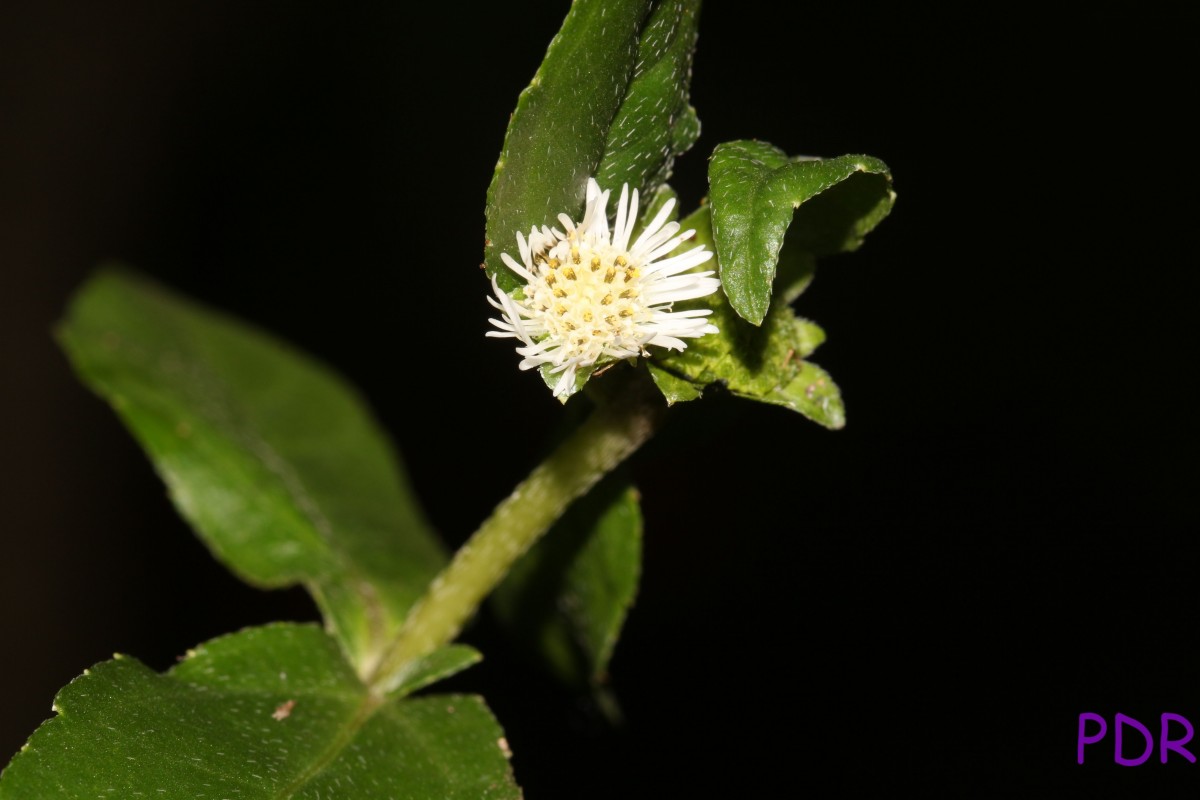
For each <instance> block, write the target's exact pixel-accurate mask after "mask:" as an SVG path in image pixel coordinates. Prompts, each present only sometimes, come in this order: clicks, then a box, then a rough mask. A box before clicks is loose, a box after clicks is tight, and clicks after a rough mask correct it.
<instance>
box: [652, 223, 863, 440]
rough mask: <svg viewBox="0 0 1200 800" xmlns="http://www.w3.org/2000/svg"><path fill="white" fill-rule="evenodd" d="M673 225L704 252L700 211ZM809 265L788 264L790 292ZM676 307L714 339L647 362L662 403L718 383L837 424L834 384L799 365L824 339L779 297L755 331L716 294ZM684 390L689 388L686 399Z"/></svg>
mask: <svg viewBox="0 0 1200 800" xmlns="http://www.w3.org/2000/svg"><path fill="white" fill-rule="evenodd" d="M681 224H682V225H683V228H684V230H689V229H694V230H695V231H696V235H695V237H693V239H692V243H693V246H699V245H706V246H708V247H710V248H711V247H712V227H711V224H710V221H709V211H708V209H707V208H701V209H700V210H699V211H696V212H695V213H694V214H692V215H691V216H690V217H688V218H687V219H685V220H683V222H682V223H681ZM717 258H718V260H719V259H720V256H719V255H718V257H717ZM810 262H811V259H801V260H800V261H798V262H797V263H796V265H795V272H794V280H793V282H792V283H791V284H790V286H791V290H792V291H795V287H796V286H798V285H802V284H804V283H806V281H807V279H808V278H810V277H811V263H810ZM806 265H807V266H806ZM702 267H709V268H711V265H709V264H704V265H702ZM806 271H807V272H806ZM806 274H807V276H808V277H805V276H806ZM679 307H680V308H708V309H711V310H712V312H713V313H712V316H711V317H710V319H711V320H712V322H713V324H715V325H716V326H717V329H718V330H719V331H720V332H719V333H715V334H709V335H707V336H702V337H700V338H698V339H695V340H694V341H692V342H690V343H689V344H688V347H687V349H686V350H683V351H681V352H680V351H667V352H662V353H659V354H657V355H656V356H655V358H654V360H653V361H651V362H650V365H649V366H650V375H651V377H652V378H654V382H655V384H656V385H657V386H658V387H659V389H660V390H661V391H662V393H663V395H664V396H665V397H666V398H667V402H668V403H675V402H680V401H685V400H691V399H694V398H695V397H698V396H699V394H700V389H702V388H703V387H704V386H707V385H709V384H712V383H723V384H725V386H726V387H727V388H728V389H729V390H730V391H731V392H733V393H734V394H736V395H739V396H741V397H746V398H748V399H751V400H758V401H760V402H764V403H771V404H773V405H780V406H784V407H785V408H790V409H792V410H793V411H798V412H799V413H801V414H803V415H804V416H806V417H808V418H809V419H811V420H813V421H814V422H817V423H819V424H821V425H824V426H825V427H827V428H835V429H836V428H841V427H842V426H843V425H845V423H846V416H845V409H844V407H843V405H842V400H841V395H840V393H839V392H838V388H837V385H836V384H835V383H834V382H833V379H832V378H830V377H829V375H828V374H827V373H826V372H825V371H824V370H822V369H821V368H820V367H818V366H817V365H815V364H813V363H812V362H809V361H806V360H805V359H807V358H808V356H809V355H811V354H812V352H813V351H814V350H816V348H817V347H818V346H819V345H820V344H821V343H822V342H823V341H825V333H824V331H822V330H821V328H820V327H818V326H817V325H816V324H815V323H813V322H809V321H808V320H805V319H801V318H799V317H797V316H796V315H795V314H794V313H793V312H792V309H791V307H790V306H789V305H788V303H787V302H786V299H785V298H783V297H779V298H776V301H775V302H774V303H772V304H771V306H770V310H769V311H768V313H767V314H766V315H765V317H764V319H763V321H762V324H761V325H760V326H757V327H756V326H754V325H751V324H750V323H748V322H746V321H745V320H744V319H742V318H741V317H740V316H738V314H737V313H736V312H735V311H734V309H733V307H732V305H731V304H730V302H729V301H728V300H727V299H726V298H725V296H724V295H723V294H722V293H720V292H718V293H715V294H712V295H709V296H708V297H705V298H701V299H699V300H694V301H691V302H690V303H681V304H679ZM687 385H690V386H691V387H692V388H691V392H690V393H689V391H688V390H687V389H686V388H685V387H686V386H687Z"/></svg>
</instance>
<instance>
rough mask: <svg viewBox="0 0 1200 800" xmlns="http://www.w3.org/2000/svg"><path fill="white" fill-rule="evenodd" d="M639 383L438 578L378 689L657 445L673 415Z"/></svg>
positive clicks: (374, 681) (377, 678) (527, 483)
mask: <svg viewBox="0 0 1200 800" xmlns="http://www.w3.org/2000/svg"><path fill="white" fill-rule="evenodd" d="M613 377H614V378H615V377H617V376H615V375H614V376H613ZM633 377H634V380H632V381H629V382H628V383H627V384H626V385H625V386H624V387H623V391H622V392H621V394H620V395H619V396H616V397H614V398H612V400H611V402H608V403H605V404H604V405H602V406H600V407H599V408H598V409H597V410H596V411H594V412H593V413H592V415H591V416H590V417H589V418H588V419H587V421H586V422H584V423H583V425H581V426H580V427H579V428H578V429H577V430H576V431H575V432H574V433H572V434H571V436H570V437H569V438H567V439H566V441H564V442H563V443H562V444H561V445H559V447H558V449H557V450H555V451H554V452H553V453H552V454H551V455H550V457H549V458H547V459H546V460H545V461H544V462H542V463H541V464H540V465H539V466H538V467H537V468H536V469H534V470H533V472H531V473H530V474H529V477H528V478H526V479H525V480H524V481H523V482H522V483H521V484H520V485H518V486H517V488H516V489H514V490H513V493H512V494H511V495H509V496H508V497H507V498H506V499H505V500H504V501H503V502H501V503H500V505H499V506H497V507H496V510H495V511H494V512H493V513H492V516H491V517H489V518H488V519H487V520H486V521H485V522H484V523H483V525H481V526H480V527H479V530H477V531H476V532H475V533H474V534H473V535H472V536H471V538H470V540H469V541H467V543H466V544H465V545H463V546H462V548H461V549H460V550H459V551H458V552H457V553H456V554H455V556H454V559H453V560H452V561H451V562H450V564H449V565H448V566H447V567H446V568H445V569H444V570H442V572H441V574H439V575H438V576H437V577H436V578H434V580H433V582H432V583H431V584H430V585H429V589H428V590H427V591H426V592H425V595H424V596H423V597H422V598H421V600H419V601H418V602H417V604H416V605H414V606H413V608H412V611H410V612H409V615H408V618H407V619H406V620H405V624H404V627H403V628H401V630H400V632H399V634H398V635H397V637H396V639H394V640H393V641H392V643H391V645H390V646H389V647H388V648H387V649H386V650H385V651H384V653H383V656H382V657H381V658H380V660H379V663H378V665H377V666H376V668H375V670H374V671H373V672H372V673H371V675H370V676H369V677H368V678H367V683H368V684H369V685H370V686H371V687H372V689H374V690H375V691H376V692H381V693H382V692H387V691H388V690H389V689H391V688H392V687H394V686H395V685H396V684H397V683H398V682H399V681H400V680H401V679H402V678H403V677H404V675H405V673H406V671H407V669H408V668H410V666H411V665H413V664H414V663H415V662H416V661H417V659H420V658H421V657H423V656H426V655H429V654H430V653H432V652H433V651H434V650H436V649H438V648H439V647H441V646H442V645H444V644H446V643H447V642H449V641H451V640H452V639H454V637H455V636H457V635H458V633H459V632H460V631H461V630H462V627H463V625H464V624H466V622H467V620H468V619H470V618H471V616H472V615H473V614H474V613H475V610H476V609H477V608H478V607H479V604H480V603H481V602H483V599H484V598H485V597H487V595H488V594H489V593H490V592H491V591H492V589H494V588H496V585H497V584H499V583H500V581H501V580H503V578H504V576H505V575H507V574H508V571H509V569H510V568H511V567H512V565H513V563H514V562H515V561H516V560H517V559H518V558H520V557H521V556H522V555H523V554H524V553H525V552H526V551H527V550H529V548H530V547H531V546H533V543H534V542H536V541H537V540H538V539H539V538H540V537H541V536H542V534H543V533H545V532H546V531H547V530H549V528H550V526H551V525H553V524H554V522H555V521H556V520H557V519H558V518H559V517H560V516H561V515H562V513H563V512H564V511H566V509H567V506H569V505H570V504H571V502H572V501H574V500H575V499H576V498H578V497H581V496H583V495H584V494H586V493H587V491H588V490H589V489H591V488H592V487H593V486H595V485H596V483H597V482H598V481H599V480H600V479H601V478H603V477H604V476H605V475H607V474H608V473H609V472H611V471H612V470H613V469H614V468H615V467H616V466H617V465H618V464H620V463H621V462H622V461H624V460H625V459H626V458H628V457H629V456H630V455H631V454H632V453H633V452H634V451H635V450H637V449H638V447H640V446H641V445H642V444H643V443H644V442H645V441H646V440H647V439H649V438H650V436H651V435H652V434H653V433H654V430H655V428H656V427H657V426H658V424H659V422H660V421H661V419H662V417H663V414H664V412H665V410H666V407H665V405H664V404H663V401H662V397H661V396H660V395H659V396H656V393H655V392H654V390H653V387H651V386H648V385H647V384H648V383H649V382H648V381H647V380H645V377H644V376H643V375H635V376H633Z"/></svg>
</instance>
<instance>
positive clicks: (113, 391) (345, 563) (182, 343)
mask: <svg viewBox="0 0 1200 800" xmlns="http://www.w3.org/2000/svg"><path fill="white" fill-rule="evenodd" d="M59 336H60V339H61V341H62V344H63V346H64V348H65V349H66V351H67V353H68V355H69V356H70V358H71V361H72V362H73V364H74V366H75V369H76V370H77V371H78V373H79V375H80V377H81V378H82V379H83V380H84V381H85V382H86V383H87V384H88V385H89V386H90V387H91V388H92V389H94V390H95V391H96V392H97V393H98V394H100V395H101V396H102V397H104V398H105V399H106V400H108V401H109V403H111V404H112V406H113V408H115V409H116V411H117V413H118V414H119V415H120V417H121V419H122V420H123V421H124V422H125V424H126V425H127V426H128V427H129V429H130V430H131V431H132V432H133V434H134V436H136V437H137V439H138V441H139V442H141V444H142V446H143V447H144V448H145V449H146V451H147V453H149V455H150V458H151V460H152V461H153V462H154V466H155V468H156V469H157V470H158V473H159V474H160V475H161V476H162V478H163V480H165V481H166V483H167V486H168V488H169V490H170V494H171V498H172V500H173V501H174V503H175V505H176V507H177V508H178V509H179V511H180V513H181V514H183V516H184V517H185V518H186V519H187V520H188V521H189V522H190V523H191V524H192V526H193V527H194V528H195V529H196V530H197V532H198V533H199V535H200V537H201V538H202V539H203V540H204V542H205V543H206V544H207V545H208V546H209V548H210V549H211V550H212V551H213V552H214V553H215V554H216V556H217V557H218V558H219V559H220V560H221V561H222V562H224V563H225V564H226V565H228V566H229V567H230V568H231V569H232V570H233V571H234V572H235V573H237V574H238V575H239V576H240V577H241V578H243V579H244V580H246V581H248V582H250V583H252V584H255V585H257V586H263V587H279V586H289V585H293V584H297V583H302V584H304V585H305V586H307V587H308V589H309V590H310V591H311V592H312V593H313V595H314V597H315V598H316V600H317V602H318V603H319V604H320V606H321V609H322V611H323V612H324V614H325V618H326V621H327V624H328V625H329V627H330V628H331V630H332V631H333V632H334V633H335V634H336V635H337V637H338V639H339V640H340V641H341V642H342V644H343V646H344V647H345V648H346V651H347V654H348V655H349V657H350V658H351V660H352V661H353V662H354V663H355V664H356V665H357V666H358V667H359V669H360V670H361V671H362V672H363V673H364V674H365V673H366V672H367V671H368V670H369V669H370V667H371V665H372V664H373V662H374V660H375V658H376V657H377V655H378V652H379V650H380V648H381V647H382V646H383V645H384V644H385V643H386V642H387V641H388V640H390V639H391V637H392V636H393V635H394V634H395V632H396V631H397V630H398V628H399V625H400V624H401V622H402V621H403V619H404V615H405V613H406V612H407V610H408V608H409V607H410V606H411V605H412V603H413V602H414V601H415V600H416V598H417V597H418V596H419V595H420V593H421V592H422V591H423V590H424V588H425V587H426V585H427V584H428V583H429V582H430V580H431V579H432V578H433V576H434V575H435V574H436V573H437V571H438V570H439V569H440V568H441V566H442V564H443V563H444V561H445V557H444V555H443V553H442V550H441V547H440V546H439V545H438V544H437V542H436V540H435V539H434V537H433V534H432V533H431V531H430V529H429V526H428V524H427V523H426V521H425V519H424V517H423V515H422V513H421V511H420V509H419V508H418V506H417V503H416V502H415V500H414V499H413V498H412V496H411V495H410V493H409V490H408V487H407V483H406V479H405V475H404V472H403V470H402V468H401V466H400V464H399V462H398V461H397V459H396V457H395V455H394V454H393V452H392V451H391V449H390V448H389V447H388V444H387V438H386V436H385V434H384V432H383V431H382V430H381V429H380V427H379V425H378V424H377V423H376V422H375V420H374V419H373V418H372V416H371V414H370V412H369V411H368V409H367V407H366V405H365V404H364V403H363V401H362V400H361V399H360V398H359V397H358V395H357V394H356V393H355V391H354V390H353V389H352V388H350V387H349V386H348V385H347V384H346V383H345V381H343V380H342V379H341V378H340V377H338V376H337V375H335V374H334V373H333V372H332V371H330V370H329V369H328V368H326V367H324V366H322V365H321V364H318V363H316V362H314V361H313V360H311V359H310V358H308V357H306V356H304V355H302V354H300V353H299V352H297V351H295V350H294V349H292V348H290V347H288V346H287V345H285V344H284V343H282V342H280V341H279V340H277V339H275V338H273V337H271V336H269V335H268V334H265V333H263V332H261V331H257V330H255V329H253V328H251V327H249V326H247V325H244V324H242V323H240V322H237V321H235V320H233V319H230V318H229V317H226V316H224V315H222V314H219V313H217V312H215V311H212V310H209V309H205V308H202V307H201V306H199V305H196V304H194V303H192V302H189V301H187V300H185V299H183V298H181V297H179V296H177V295H175V294H172V293H170V292H168V291H166V290H165V289H162V288H160V287H158V286H155V285H153V284H151V283H149V282H148V281H146V280H144V279H141V278H136V277H133V276H131V275H128V274H125V273H120V272H114V271H104V272H102V273H101V274H99V275H98V276H97V277H96V278H94V279H93V280H92V281H90V282H89V283H88V284H87V285H86V286H85V287H84V288H83V289H81V290H80V292H79V294H78V295H77V296H76V297H75V299H74V301H73V302H72V304H71V307H70V310H69V312H68V315H67V318H66V321H65V322H64V323H63V324H62V326H61V328H60V329H59Z"/></svg>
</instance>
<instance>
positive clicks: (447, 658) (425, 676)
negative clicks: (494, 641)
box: [388, 644, 483, 697]
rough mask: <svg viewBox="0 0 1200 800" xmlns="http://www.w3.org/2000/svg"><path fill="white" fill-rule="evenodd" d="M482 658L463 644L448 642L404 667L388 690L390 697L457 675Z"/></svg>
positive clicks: (402, 695) (407, 693)
mask: <svg viewBox="0 0 1200 800" xmlns="http://www.w3.org/2000/svg"><path fill="white" fill-rule="evenodd" d="M482 660H483V654H482V653H480V652H479V651H478V650H476V649H475V648H474V647H468V646H467V645H465V644H448V645H446V646H445V647H442V648H440V649H438V650H434V651H433V652H432V653H430V654H429V655H427V656H422V657H421V658H418V659H417V660H416V661H413V662H411V663H410V664H408V666H406V667H405V669H404V671H403V672H402V673H401V674H400V675H397V676H396V678H395V688H394V689H392V690H391V691H389V692H388V696H390V697H404V696H405V695H409V694H412V693H413V692H415V691H417V690H419V689H424V688H425V687H426V686H430V685H432V684H434V683H437V682H438V681H442V680H445V679H446V678H449V677H450V676H451V675H457V674H458V673H460V672H462V671H463V670H464V669H466V668H467V667H471V666H474V665H475V664H478V663H479V662H480V661H482Z"/></svg>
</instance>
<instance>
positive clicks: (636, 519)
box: [492, 478, 642, 686]
mask: <svg viewBox="0 0 1200 800" xmlns="http://www.w3.org/2000/svg"><path fill="white" fill-rule="evenodd" d="M641 566H642V514H641V509H640V508H639V507H638V494H637V491H636V490H635V489H634V488H633V487H631V486H628V485H627V484H626V483H625V482H624V481H621V480H617V479H613V478H610V479H609V480H606V481H605V482H604V483H602V484H601V485H600V486H598V487H596V488H595V489H593V490H592V492H591V493H590V494H589V495H588V496H587V497H585V498H584V499H582V500H580V501H579V502H577V503H576V504H575V505H574V506H572V507H571V509H570V510H569V511H568V512H567V513H566V514H564V515H563V517H562V519H560V520H559V521H558V522H557V523H556V524H555V525H554V527H553V528H551V529H550V532H549V533H548V534H547V536H545V537H544V538H543V539H542V540H541V541H540V542H539V543H538V544H537V545H536V546H535V547H534V548H533V550H531V551H530V552H529V553H528V554H527V555H526V556H525V557H524V558H523V559H521V560H520V561H518V562H517V563H516V565H515V566H514V567H513V570H512V571H511V572H510V573H509V574H508V578H507V579H506V580H505V582H504V583H502V584H501V585H500V586H499V588H497V590H496V593H495V594H494V595H493V596H492V601H493V608H494V609H495V610H496V613H497V615H498V616H499V617H500V618H501V620H503V621H504V622H505V623H506V624H507V625H508V626H509V627H510V628H511V629H513V630H514V631H515V632H516V634H517V636H518V638H519V639H521V640H523V641H524V642H525V644H526V645H527V646H530V647H532V648H533V649H535V650H537V651H538V652H540V653H541V655H542V656H543V658H544V659H545V660H546V662H547V663H548V664H549V666H550V668H551V670H552V671H554V672H555V673H556V674H557V675H558V676H559V677H560V678H562V679H563V680H564V681H566V682H567V683H569V684H571V685H575V686H580V685H583V684H585V683H587V682H588V681H590V682H592V683H593V684H600V683H603V682H604V680H605V678H606V673H607V670H608V662H609V660H610V659H611V658H612V652H613V648H614V647H615V646H616V643H617V638H618V636H619V635H620V632H621V626H622V625H623V624H624V622H625V617H626V615H627V614H628V612H629V608H630V606H632V605H633V599H634V596H635V595H636V593H637V587H638V579H639V577H640V574H641Z"/></svg>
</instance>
